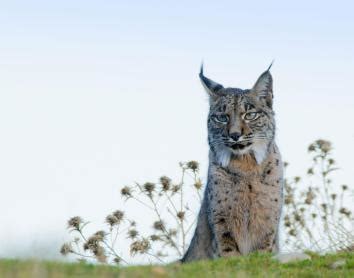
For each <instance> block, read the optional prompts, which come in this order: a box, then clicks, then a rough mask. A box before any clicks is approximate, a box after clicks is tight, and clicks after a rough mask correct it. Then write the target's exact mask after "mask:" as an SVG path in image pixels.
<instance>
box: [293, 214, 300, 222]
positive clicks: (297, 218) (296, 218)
mask: <svg viewBox="0 0 354 278" xmlns="http://www.w3.org/2000/svg"><path fill="white" fill-rule="evenodd" d="M294 219H295V221H297V222H299V221H300V220H301V216H300V215H299V214H298V213H295V214H294Z"/></svg>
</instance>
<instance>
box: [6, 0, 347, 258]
mask: <svg viewBox="0 0 354 278" xmlns="http://www.w3.org/2000/svg"><path fill="white" fill-rule="evenodd" d="M353 9H354V4H352V3H351V1H335V2H334V1H296V2H294V1H293V2H292V3H290V2H289V1H287V2H284V1H282V2H281V1H253V2H252V3H246V1H219V2H216V1H193V2H192V1H178V2H176V1H174V2H172V1H144V2H143V1H129V2H128V1H124V2H123V1H56V2H55V3H54V2H53V1H8V2H7V3H1V4H0V35H1V36H0V88H1V101H0V128H1V137H0V153H1V156H0V168H1V175H0V184H1V187H2V189H3V192H2V194H1V195H0V210H1V211H2V213H1V214H0V221H1V223H2V229H1V231H0V242H2V246H1V248H0V256H3V255H18V254H20V253H21V252H22V251H23V250H24V251H23V252H28V254H29V253H31V252H30V251H28V250H30V249H29V248H30V247H31V246H33V245H34V246H35V249H34V250H35V251H33V254H34V255H40V254H41V252H44V253H46V254H47V253H48V252H49V251H48V248H49V249H50V248H57V244H59V243H60V242H61V241H62V240H63V239H64V238H65V234H66V233H65V230H64V227H65V221H66V219H67V218H68V217H69V216H72V215H75V214H81V215H83V216H84V217H86V218H90V219H92V220H94V221H98V222H99V221H101V219H102V218H103V217H104V216H105V215H106V214H107V213H108V212H109V211H111V210H112V209H116V208H119V207H122V206H123V205H122V204H121V203H120V199H119V187H120V186H122V185H126V184H131V183H133V182H134V181H145V180H155V179H156V178H158V177H159V176H160V175H162V174H167V175H170V176H175V175H176V170H177V164H178V162H179V161H186V160H189V159H196V160H198V161H200V162H201V166H202V175H203V176H205V172H206V167H207V150H208V147H207V144H206V115H207V109H208V102H207V97H206V95H205V93H204V92H203V89H202V87H201V86H200V84H199V81H198V78H197V73H198V70H199V66H200V63H201V61H202V60H204V62H205V73H206V75H207V76H209V77H211V78H212V79H215V80H216V81H218V82H220V83H223V84H224V85H226V86H235V87H241V88H249V87H250V86H252V85H253V83H254V82H255V80H256V78H257V77H258V75H259V74H261V73H262V71H264V70H265V69H266V68H267V67H268V65H269V63H270V62H271V61H272V60H273V59H275V64H274V66H273V68H272V74H273V77H274V82H275V85H274V86H275V109H276V113H277V122H278V135H277V141H278V143H279V145H280V148H281V150H282V153H283V157H284V159H285V160H287V161H290V162H291V164H292V168H290V173H291V174H300V173H301V171H304V169H305V168H306V165H308V157H307V154H306V147H307V145H308V144H309V143H310V142H312V141H313V140H315V139H317V138H319V137H322V138H326V139H330V140H331V141H333V143H334V145H335V148H336V149H335V151H336V155H335V156H336V158H337V160H338V162H339V164H340V166H341V167H342V169H343V170H342V171H341V172H340V173H339V176H338V181H339V182H347V183H349V185H351V186H353V184H354V181H353V178H352V176H351V173H352V171H353V170H354V169H353V163H352V157H354V147H353V141H354V128H353V123H352V121H353V119H354V109H353V107H354V89H353V73H354V52H353V49H354V31H353V30H354V18H353V16H352V11H353ZM131 213H132V214H133V215H134V214H138V213H139V212H138V211H134V208H132V209H131ZM19 215H21V216H20V219H19ZM4 242H6V245H4ZM32 250H33V249H32ZM53 250H54V249H53ZM55 252H56V250H54V251H53V252H52V254H54V253H55Z"/></svg>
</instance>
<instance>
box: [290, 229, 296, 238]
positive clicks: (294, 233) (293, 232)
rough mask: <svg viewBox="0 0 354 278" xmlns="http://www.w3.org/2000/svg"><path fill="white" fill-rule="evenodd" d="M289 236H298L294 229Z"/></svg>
mask: <svg viewBox="0 0 354 278" xmlns="http://www.w3.org/2000/svg"><path fill="white" fill-rule="evenodd" d="M289 235H291V236H294V237H295V236H296V231H295V230H294V229H291V230H290V231H289Z"/></svg>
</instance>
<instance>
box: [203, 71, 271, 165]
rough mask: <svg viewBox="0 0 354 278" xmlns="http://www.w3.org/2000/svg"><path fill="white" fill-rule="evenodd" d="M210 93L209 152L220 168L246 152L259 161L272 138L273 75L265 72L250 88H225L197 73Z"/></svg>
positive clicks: (261, 159)
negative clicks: (212, 154)
mask: <svg viewBox="0 0 354 278" xmlns="http://www.w3.org/2000/svg"><path fill="white" fill-rule="evenodd" d="M200 78H201V81H202V84H203V86H204V87H205V89H206V90H207V92H208V94H209V96H210V111H209V116H208V141H209V145H210V149H211V152H213V153H214V155H215V157H216V159H217V161H218V162H219V164H221V165H222V166H223V167H227V165H228V164H229V162H230V160H231V159H232V158H234V157H238V156H241V155H244V154H247V153H250V154H252V155H253V156H254V158H255V159H256V161H257V163H258V164H260V163H262V161H263V160H264V158H265V157H266V155H267V153H268V147H269V145H270V143H271V142H272V141H273V139H274V133H275V121H274V113H273V110H272V99H273V93H272V76H271V74H270V72H269V69H268V70H267V71H266V72H264V73H263V74H262V75H261V76H260V77H259V79H258V80H257V82H256V84H255V85H254V87H253V88H252V89H249V90H242V89H238V88H224V87H223V86H222V85H220V84H218V83H216V82H214V81H212V80H210V79H208V78H206V77H205V76H204V75H203V69H202V70H201V73H200Z"/></svg>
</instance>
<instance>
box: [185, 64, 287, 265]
mask: <svg viewBox="0 0 354 278" xmlns="http://www.w3.org/2000/svg"><path fill="white" fill-rule="evenodd" d="M270 67H271V66H270ZM270 67H269V68H268V69H267V70H266V71H265V72H264V73H263V74H262V75H261V76H260V77H259V78H258V80H257V82H256V83H255V85H254V86H253V88H252V89H247V90H243V89H238V88H224V87H223V86H222V85H220V84H218V83H216V82H214V81H212V80H211V79H209V78H207V77H205V76H204V74H203V66H202V67H201V70H200V74H199V77H200V80H201V82H202V85H203V86H204V88H205V90H206V91H207V93H208V94H209V102H210V111H209V115H208V142H209V170H208V182H207V186H206V189H205V193H204V197H203V201H202V205H201V209H200V212H199V215H198V222H197V227H196V230H195V233H194V236H193V238H192V241H191V243H190V246H189V248H188V250H187V252H186V254H185V255H184V257H183V258H182V262H189V261H193V260H200V259H211V258H217V257H229V256H240V255H246V254H249V253H250V252H253V251H259V252H277V251H278V226H279V218H280V213H281V207H282V187H283V186H282V184H283V168H282V165H283V164H282V160H281V156H280V153H279V150H278V147H277V146H276V144H275V141H274V136H275V120H274V112H273V108H272V106H273V79H272V76H271V74H270Z"/></svg>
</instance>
